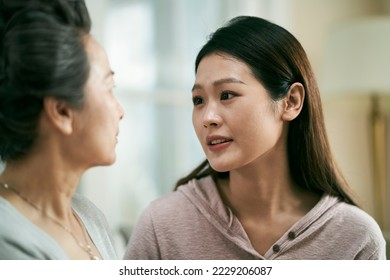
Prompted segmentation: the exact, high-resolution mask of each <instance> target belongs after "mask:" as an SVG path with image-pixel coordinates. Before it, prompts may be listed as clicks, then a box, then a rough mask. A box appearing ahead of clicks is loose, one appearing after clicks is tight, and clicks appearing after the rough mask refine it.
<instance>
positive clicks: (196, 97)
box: [192, 96, 203, 106]
mask: <svg viewBox="0 0 390 280" xmlns="http://www.w3.org/2000/svg"><path fill="white" fill-rule="evenodd" d="M192 103H194V106H196V105H199V104H202V103H203V99H202V98H201V97H199V96H195V97H193V98H192Z"/></svg>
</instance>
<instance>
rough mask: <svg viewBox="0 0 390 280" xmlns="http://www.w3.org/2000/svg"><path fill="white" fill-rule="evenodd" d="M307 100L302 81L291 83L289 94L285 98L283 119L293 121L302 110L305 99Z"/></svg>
mask: <svg viewBox="0 0 390 280" xmlns="http://www.w3.org/2000/svg"><path fill="white" fill-rule="evenodd" d="M304 100H305V88H304V87H303V85H302V84H301V83H294V84H292V85H291V87H290V90H289V91H288V93H287V96H286V97H285V98H284V99H283V103H284V106H283V113H282V119H283V120H284V121H292V120H293V119H295V118H296V117H297V116H298V115H299V113H300V112H301V110H302V107H303V101H304Z"/></svg>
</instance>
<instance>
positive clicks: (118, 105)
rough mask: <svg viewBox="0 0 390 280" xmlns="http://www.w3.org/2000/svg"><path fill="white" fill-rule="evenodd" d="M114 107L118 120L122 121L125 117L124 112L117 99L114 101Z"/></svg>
mask: <svg viewBox="0 0 390 280" xmlns="http://www.w3.org/2000/svg"><path fill="white" fill-rule="evenodd" d="M116 106H117V108H118V113H119V119H120V120H122V119H123V117H124V116H125V110H124V109H123V107H122V105H121V104H120V103H119V101H118V99H117V100H116Z"/></svg>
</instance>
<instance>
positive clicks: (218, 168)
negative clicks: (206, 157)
mask: <svg viewBox="0 0 390 280" xmlns="http://www.w3.org/2000/svg"><path fill="white" fill-rule="evenodd" d="M209 164H210V166H211V168H212V169H214V170H215V171H217V172H229V171H231V170H232V168H231V167H230V165H226V164H218V163H212V162H210V161H209Z"/></svg>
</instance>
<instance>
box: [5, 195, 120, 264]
mask: <svg viewBox="0 0 390 280" xmlns="http://www.w3.org/2000/svg"><path fill="white" fill-rule="evenodd" d="M72 206H73V209H74V211H75V212H76V214H77V215H78V217H80V219H81V221H82V222H83V223H84V225H85V228H86V230H87V232H88V234H89V235H90V237H91V239H92V241H93V243H94V244H95V246H96V248H97V249H98V251H99V253H100V254H101V256H102V258H103V259H117V255H116V252H115V249H114V246H113V242H112V238H111V234H110V232H109V227H108V224H107V221H106V219H105V217H104V215H103V213H102V212H101V211H100V210H99V209H98V208H97V207H96V206H95V205H94V204H93V203H92V202H91V201H89V200H88V199H87V198H85V197H83V196H81V195H78V194H76V195H75V196H74V197H73V201H72ZM31 259H38V260H66V259H69V258H68V256H67V255H66V254H65V252H64V250H63V249H62V248H61V247H60V246H59V244H58V243H57V242H56V241H55V240H54V239H53V238H52V237H51V236H49V235H48V234H47V233H46V232H44V231H43V230H41V229H40V228H39V227H37V226H36V225H34V224H33V223H32V222H31V221H30V220H28V219H27V218H26V217H25V216H23V215H22V214H21V213H20V212H19V211H18V210H17V209H16V208H15V207H14V206H13V205H12V204H10V203H9V202H8V201H7V200H5V199H4V198H2V197H0V260H31Z"/></svg>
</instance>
